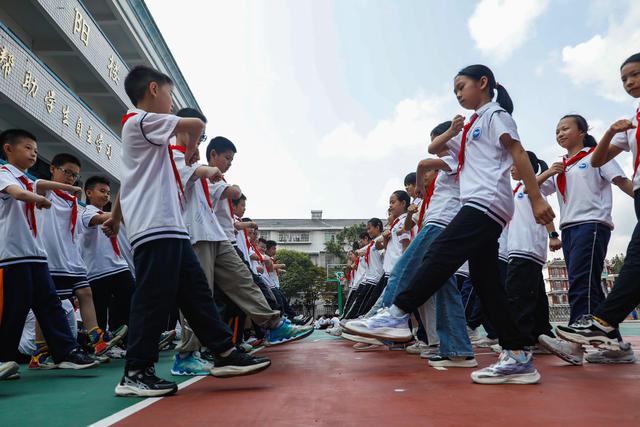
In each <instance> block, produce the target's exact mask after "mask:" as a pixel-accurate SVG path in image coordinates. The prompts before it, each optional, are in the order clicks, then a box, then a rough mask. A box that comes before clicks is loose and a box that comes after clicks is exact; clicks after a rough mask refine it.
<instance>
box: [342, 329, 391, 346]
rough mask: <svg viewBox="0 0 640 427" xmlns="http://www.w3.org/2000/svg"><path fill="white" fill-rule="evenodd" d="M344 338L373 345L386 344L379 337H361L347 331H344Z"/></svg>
mask: <svg viewBox="0 0 640 427" xmlns="http://www.w3.org/2000/svg"><path fill="white" fill-rule="evenodd" d="M342 338H344V339H347V340H349V341H352V342H356V343H363V344H371V345H378V346H383V345H384V343H383V342H382V341H380V340H378V339H375V338H367V337H361V336H360V335H353V334H348V333H346V332H343V333H342Z"/></svg>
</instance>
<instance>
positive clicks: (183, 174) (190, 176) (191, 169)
mask: <svg viewBox="0 0 640 427" xmlns="http://www.w3.org/2000/svg"><path fill="white" fill-rule="evenodd" d="M173 161H174V162H175V163H176V169H178V174H179V175H180V181H181V182H182V186H183V187H186V186H187V184H188V183H189V181H195V180H197V179H198V177H197V176H196V175H195V173H196V169H198V167H200V166H201V165H199V164H197V163H196V164H193V165H191V166H187V162H186V161H185V158H184V153H183V152H182V151H178V150H173Z"/></svg>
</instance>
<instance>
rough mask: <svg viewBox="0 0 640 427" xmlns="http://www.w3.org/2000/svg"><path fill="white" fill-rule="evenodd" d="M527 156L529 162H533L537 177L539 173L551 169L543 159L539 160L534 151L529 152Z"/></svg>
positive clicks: (532, 165)
mask: <svg viewBox="0 0 640 427" xmlns="http://www.w3.org/2000/svg"><path fill="white" fill-rule="evenodd" d="M527 155H528V156H529V161H530V162H531V167H532V168H533V172H534V173H535V174H536V175H537V174H538V172H540V173H542V172H544V171H546V170H547V169H549V166H548V165H547V162H545V161H544V160H542V159H539V158H538V156H536V153H534V152H533V151H527Z"/></svg>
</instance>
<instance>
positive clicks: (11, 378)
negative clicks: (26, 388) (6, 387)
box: [5, 372, 20, 381]
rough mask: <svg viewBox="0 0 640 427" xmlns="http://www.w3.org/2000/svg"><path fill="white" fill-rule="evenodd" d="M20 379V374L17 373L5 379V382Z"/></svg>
mask: <svg viewBox="0 0 640 427" xmlns="http://www.w3.org/2000/svg"><path fill="white" fill-rule="evenodd" d="M19 379H20V372H16V373H15V374H13V375H9V376H8V377H7V378H5V380H7V381H10V380H19Z"/></svg>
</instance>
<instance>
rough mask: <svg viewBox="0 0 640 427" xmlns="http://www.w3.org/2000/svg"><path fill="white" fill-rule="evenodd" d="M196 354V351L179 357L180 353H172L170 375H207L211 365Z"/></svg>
mask: <svg viewBox="0 0 640 427" xmlns="http://www.w3.org/2000/svg"><path fill="white" fill-rule="evenodd" d="M197 356H198V355H197V353H196V352H191V353H189V354H187V355H186V356H185V357H180V353H176V354H174V356H173V366H172V367H171V375H209V374H210V373H211V368H212V365H211V364H210V363H209V362H206V361H204V360H202V359H200V358H199V357H197Z"/></svg>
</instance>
